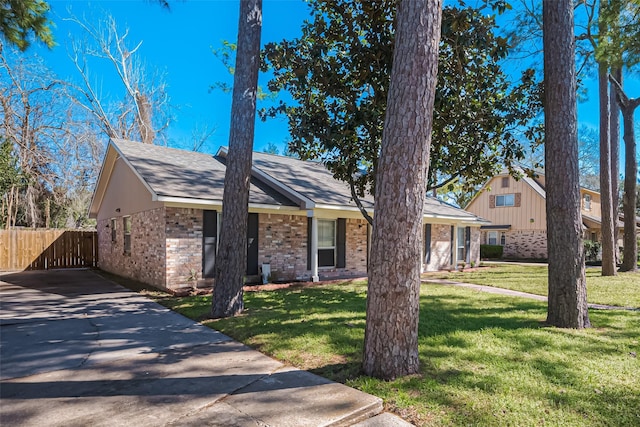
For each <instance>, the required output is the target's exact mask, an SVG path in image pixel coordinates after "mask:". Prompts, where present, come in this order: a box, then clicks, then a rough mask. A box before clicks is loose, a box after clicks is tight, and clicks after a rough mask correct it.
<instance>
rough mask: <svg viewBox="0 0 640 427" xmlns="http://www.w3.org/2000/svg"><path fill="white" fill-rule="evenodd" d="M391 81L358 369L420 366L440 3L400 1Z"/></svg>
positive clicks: (387, 374)
mask: <svg viewBox="0 0 640 427" xmlns="http://www.w3.org/2000/svg"><path fill="white" fill-rule="evenodd" d="M398 8H399V9H398V14H397V27H396V39H395V50H394V54H393V66H392V70H391V84H390V87H389V94H388V98H387V111H386V115H385V122H384V131H383V136H382V151H381V154H380V160H379V162H378V167H377V175H376V194H375V217H374V222H373V236H372V247H371V259H370V268H369V289H368V296H367V322H366V329H365V342H364V358H363V369H364V372H365V373H366V374H367V375H371V376H375V377H379V378H385V379H392V378H396V377H399V376H403V375H408V374H413V373H416V372H418V371H419V360H418V311H419V297H420V246H421V244H422V238H421V229H422V215H423V208H424V199H425V189H426V183H427V172H428V167H429V147H430V143H431V129H432V120H433V117H432V116H433V104H434V98H435V86H436V78H437V70H438V42H439V39H440V24H441V10H442V3H441V1H439V0H435V1H433V0H404V1H402V2H400V4H399V6H398Z"/></svg>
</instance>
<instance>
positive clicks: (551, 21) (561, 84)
mask: <svg viewBox="0 0 640 427" xmlns="http://www.w3.org/2000/svg"><path fill="white" fill-rule="evenodd" d="M542 10H543V28H544V31H543V34H544V83H545V90H544V93H545V107H544V108H545V114H544V116H545V137H546V140H545V167H546V172H547V175H546V177H547V182H546V184H547V187H546V190H547V203H546V204H547V208H546V210H547V242H548V243H547V248H548V255H549V301H548V311H547V322H548V323H550V324H551V325H554V326H558V327H562V328H585V327H589V326H590V322H589V314H588V309H587V287H586V281H585V267H584V247H583V244H582V217H581V215H580V185H579V176H578V132H577V105H576V76H575V42H574V32H573V4H572V1H571V0H544V1H543V6H542Z"/></svg>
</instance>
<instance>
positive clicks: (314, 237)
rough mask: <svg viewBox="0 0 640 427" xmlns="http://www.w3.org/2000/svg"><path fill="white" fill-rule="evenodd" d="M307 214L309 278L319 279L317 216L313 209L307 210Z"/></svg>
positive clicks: (314, 280) (316, 280) (315, 280)
mask: <svg viewBox="0 0 640 427" xmlns="http://www.w3.org/2000/svg"><path fill="white" fill-rule="evenodd" d="M307 216H310V217H311V280H312V281H313V282H318V281H320V276H318V218H316V217H315V216H314V215H313V211H307Z"/></svg>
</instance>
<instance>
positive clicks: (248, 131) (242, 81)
mask: <svg viewBox="0 0 640 427" xmlns="http://www.w3.org/2000/svg"><path fill="white" fill-rule="evenodd" d="M261 29H262V0H241V1H240V22H239V24H238V50H237V53H236V69H235V70H236V72H235V75H234V79H233V100H232V105H231V131H230V134H229V153H228V155H227V170H226V173H225V182H224V194H223V198H222V206H223V210H222V230H221V231H220V243H219V246H218V254H217V256H216V263H215V269H214V270H215V271H214V287H213V302H212V307H211V317H213V318H220V317H229V316H235V315H236V314H239V313H240V312H241V311H242V310H243V308H244V302H243V295H242V285H243V284H244V283H243V282H244V275H245V272H246V268H247V220H248V215H249V213H248V209H249V185H250V179H251V157H252V151H253V137H254V127H255V114H256V95H257V87H258V70H259V66H260V32H261Z"/></svg>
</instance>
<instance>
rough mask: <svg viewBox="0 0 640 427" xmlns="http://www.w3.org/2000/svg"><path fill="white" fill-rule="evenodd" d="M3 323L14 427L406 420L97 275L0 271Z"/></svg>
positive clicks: (3, 389) (6, 421)
mask: <svg viewBox="0 0 640 427" xmlns="http://www.w3.org/2000/svg"><path fill="white" fill-rule="evenodd" d="M0 325H1V336H0V341H1V342H0V379H1V380H2V382H1V384H0V399H1V401H0V425H2V426H3V427H7V426H38V427H41V426H88V425H91V426H107V425H108V426H119V425H122V426H131V425H135V426H164V425H183V426H320V425H353V424H355V423H358V422H361V421H364V424H362V425H369V426H372V425H407V424H406V423H404V421H402V420H400V419H398V418H394V417H393V416H390V415H389V414H384V415H382V416H377V417H374V416H375V415H376V414H378V413H380V412H381V411H382V402H381V400H380V399H379V398H377V397H374V396H371V395H368V394H365V393H362V392H360V391H357V390H354V389H352V388H350V387H347V386H345V385H342V384H338V383H334V382H331V381H328V380H326V379H324V378H321V377H318V376H316V375H313V374H310V373H308V372H305V371H300V370H297V369H293V368H291V367H287V366H284V365H283V364H282V363H280V362H278V361H276V360H274V359H271V358H269V357H267V356H265V355H263V354H261V353H259V352H257V351H254V350H251V349H250V348H248V347H246V346H244V345H242V344H240V343H238V342H235V341H233V340H231V339H230V338H229V337H227V336H225V335H223V334H221V333H219V332H216V331H214V330H211V329H209V328H206V327H204V326H202V325H200V324H198V323H195V322H193V321H191V320H189V319H187V318H185V317H182V316H181V315H179V314H176V313H174V312H172V311H170V310H168V309H166V308H164V307H162V306H160V305H158V304H156V303H154V302H152V301H150V300H148V299H146V298H144V297H142V296H140V295H138V294H136V293H133V292H130V291H128V290H126V289H124V288H122V287H120V286H118V285H116V284H114V283H113V282H110V281H107V280H105V279H103V278H102V277H100V276H98V275H97V274H95V273H94V272H92V271H89V270H50V271H46V272H45V271H32V272H20V273H11V274H10V273H2V274H0ZM371 417H373V418H371Z"/></svg>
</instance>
